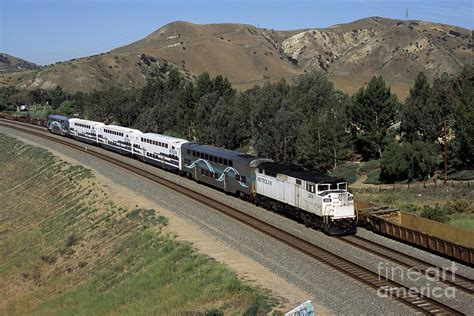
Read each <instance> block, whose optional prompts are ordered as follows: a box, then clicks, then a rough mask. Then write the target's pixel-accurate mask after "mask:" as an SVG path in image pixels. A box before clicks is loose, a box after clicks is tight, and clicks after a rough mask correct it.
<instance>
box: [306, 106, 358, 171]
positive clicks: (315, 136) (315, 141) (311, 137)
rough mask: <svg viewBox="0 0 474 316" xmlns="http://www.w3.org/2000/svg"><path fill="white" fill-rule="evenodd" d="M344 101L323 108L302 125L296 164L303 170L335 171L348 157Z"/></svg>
mask: <svg viewBox="0 0 474 316" xmlns="http://www.w3.org/2000/svg"><path fill="white" fill-rule="evenodd" d="M346 101H347V100H345V99H343V100H341V102H337V103H335V104H333V105H326V108H324V109H322V110H320V111H319V112H318V113H316V114H315V115H313V116H312V117H311V118H310V119H307V120H305V122H304V123H303V125H302V127H301V130H300V136H299V142H298V147H297V149H298V150H297V152H298V154H297V160H298V162H299V163H301V164H303V165H304V166H305V167H308V168H310V169H314V170H319V171H322V172H325V171H328V170H331V169H334V168H335V167H336V166H337V165H338V163H339V162H340V161H341V160H344V159H345V158H346V156H347V152H348V148H349V146H350V142H349V138H350V133H349V131H348V118H347V113H346V110H347V107H346V105H347V104H345V102H346Z"/></svg>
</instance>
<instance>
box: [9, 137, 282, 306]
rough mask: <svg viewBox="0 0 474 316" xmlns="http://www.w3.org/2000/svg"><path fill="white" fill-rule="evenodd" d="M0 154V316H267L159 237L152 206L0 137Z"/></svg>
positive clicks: (232, 284)
mask: <svg viewBox="0 0 474 316" xmlns="http://www.w3.org/2000/svg"><path fill="white" fill-rule="evenodd" d="M0 148H2V151H1V152H0V164H1V165H2V168H0V201H2V208H0V216H1V217H2V222H0V232H1V233H0V284H2V293H3V294H2V303H1V304H0V314H4V315H5V314H6V315H16V314H35V315H54V314H56V315H58V314H79V315H86V314H87V315H90V314H93V315H95V314H97V315H104V314H142V315H149V314H162V315H163V314H167V315H169V314H173V315H174V314H186V313H187V314H193V315H194V314H199V313H200V314H202V315H206V314H209V315H211V314H212V315H220V314H246V313H247V314H265V313H267V312H269V311H270V310H271V306H272V304H275V303H276V301H275V300H274V299H272V298H270V297H269V295H268V294H267V292H265V291H264V290H262V289H258V288H255V287H252V286H250V285H248V284H246V283H245V282H244V281H242V280H240V279H239V278H238V277H237V276H236V275H235V273H234V272H232V271H231V270H229V269H228V268H227V267H226V266H224V265H222V264H220V263H217V262H215V261H214V260H212V259H211V258H209V257H206V256H204V255H201V254H198V253H196V252H195V251H194V250H193V249H192V247H191V245H190V244H188V243H183V242H178V241H176V240H175V239H174V238H173V237H170V236H169V235H167V234H164V233H163V232H162V228H163V227H164V226H166V225H167V224H168V219H167V218H166V217H164V216H162V215H160V214H159V213H157V212H156V211H155V210H154V209H144V208H139V207H137V208H136V209H133V210H127V209H126V208H123V207H122V206H118V205H116V204H115V203H114V202H113V201H111V200H109V199H107V198H106V197H104V195H105V194H104V191H103V190H102V188H101V187H100V185H99V184H97V183H96V182H95V181H94V179H93V177H92V174H91V172H90V170H87V169H85V168H83V167H80V166H71V165H69V164H67V163H65V162H63V161H60V160H58V159H56V158H54V157H53V156H52V155H51V154H50V153H48V152H47V151H45V150H43V149H39V148H35V147H33V146H28V145H25V144H22V143H20V142H19V141H17V140H15V139H13V138H11V137H7V136H5V135H2V134H0ZM3 149H5V150H3ZM19 196H21V198H20V199H19V198H18V197H19Z"/></svg>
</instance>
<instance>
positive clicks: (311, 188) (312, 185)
mask: <svg viewBox="0 0 474 316" xmlns="http://www.w3.org/2000/svg"><path fill="white" fill-rule="evenodd" d="M306 191H308V192H311V193H315V188H314V184H309V183H306Z"/></svg>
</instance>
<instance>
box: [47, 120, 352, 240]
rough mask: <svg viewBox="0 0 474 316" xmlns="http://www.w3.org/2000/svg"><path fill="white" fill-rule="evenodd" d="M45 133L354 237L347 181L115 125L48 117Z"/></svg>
mask: <svg viewBox="0 0 474 316" xmlns="http://www.w3.org/2000/svg"><path fill="white" fill-rule="evenodd" d="M47 126H48V130H49V131H50V132H51V133H55V134H58V135H61V136H69V137H72V138H74V139H76V140H79V141H82V142H87V143H90V144H94V145H97V146H100V147H103V148H106V149H108V150H112V151H115V152H118V153H121V154H126V155H129V156H132V157H135V158H137V159H140V160H142V161H145V162H147V163H150V164H153V165H155V166H157V167H160V168H162V169H165V170H169V171H173V172H176V173H179V174H181V175H185V176H187V177H189V178H191V179H193V180H195V181H198V182H200V183H205V184H207V185H209V186H212V187H214V188H216V189H219V190H222V191H224V192H227V193H231V194H235V195H238V196H240V197H241V198H243V199H244V200H247V201H250V202H253V203H255V204H257V205H260V206H263V207H264V208H267V209H269V210H271V211H274V212H277V213H279V214H282V215H285V216H287V217H289V218H291V219H293V220H296V221H298V222H300V223H303V224H304V225H305V226H308V227H311V228H315V229H320V230H321V231H323V232H325V233H326V234H329V235H348V234H355V233H356V229H357V228H356V227H357V226H356V213H355V208H354V196H353V195H352V194H351V193H350V192H348V190H347V182H345V181H344V180H343V179H340V178H335V177H331V176H328V175H325V174H322V173H319V172H316V171H311V170H307V169H305V168H302V167H300V166H296V165H292V164H280V163H276V162H274V161H272V160H271V159H266V158H261V157H257V156H253V155H249V154H245V153H240V152H236V151H233V150H228V149H224V148H218V147H214V146H210V145H205V144H199V143H195V142H189V141H187V140H185V139H180V138H176V137H170V136H166V135H161V134H155V133H142V132H141V131H139V130H136V129H131V128H126V127H122V126H117V125H106V124H104V123H100V122H95V121H90V120H83V119H77V118H68V117H65V116H60V115H49V116H48V124H47Z"/></svg>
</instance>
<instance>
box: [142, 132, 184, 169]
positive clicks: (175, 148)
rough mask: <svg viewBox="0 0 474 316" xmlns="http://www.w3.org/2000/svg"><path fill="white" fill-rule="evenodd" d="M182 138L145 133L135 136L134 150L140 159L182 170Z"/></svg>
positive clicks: (159, 165) (163, 166) (164, 167)
mask: <svg viewBox="0 0 474 316" xmlns="http://www.w3.org/2000/svg"><path fill="white" fill-rule="evenodd" d="M187 142H188V141H187V140H185V139H181V138H176V137H171V136H166V135H161V134H155V133H145V134H142V135H136V136H135V144H134V151H135V155H137V156H138V157H139V158H140V159H142V160H144V161H146V162H148V163H150V164H153V165H155V166H158V167H161V168H163V169H168V170H181V163H182V157H181V145H182V144H185V143H187Z"/></svg>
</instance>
